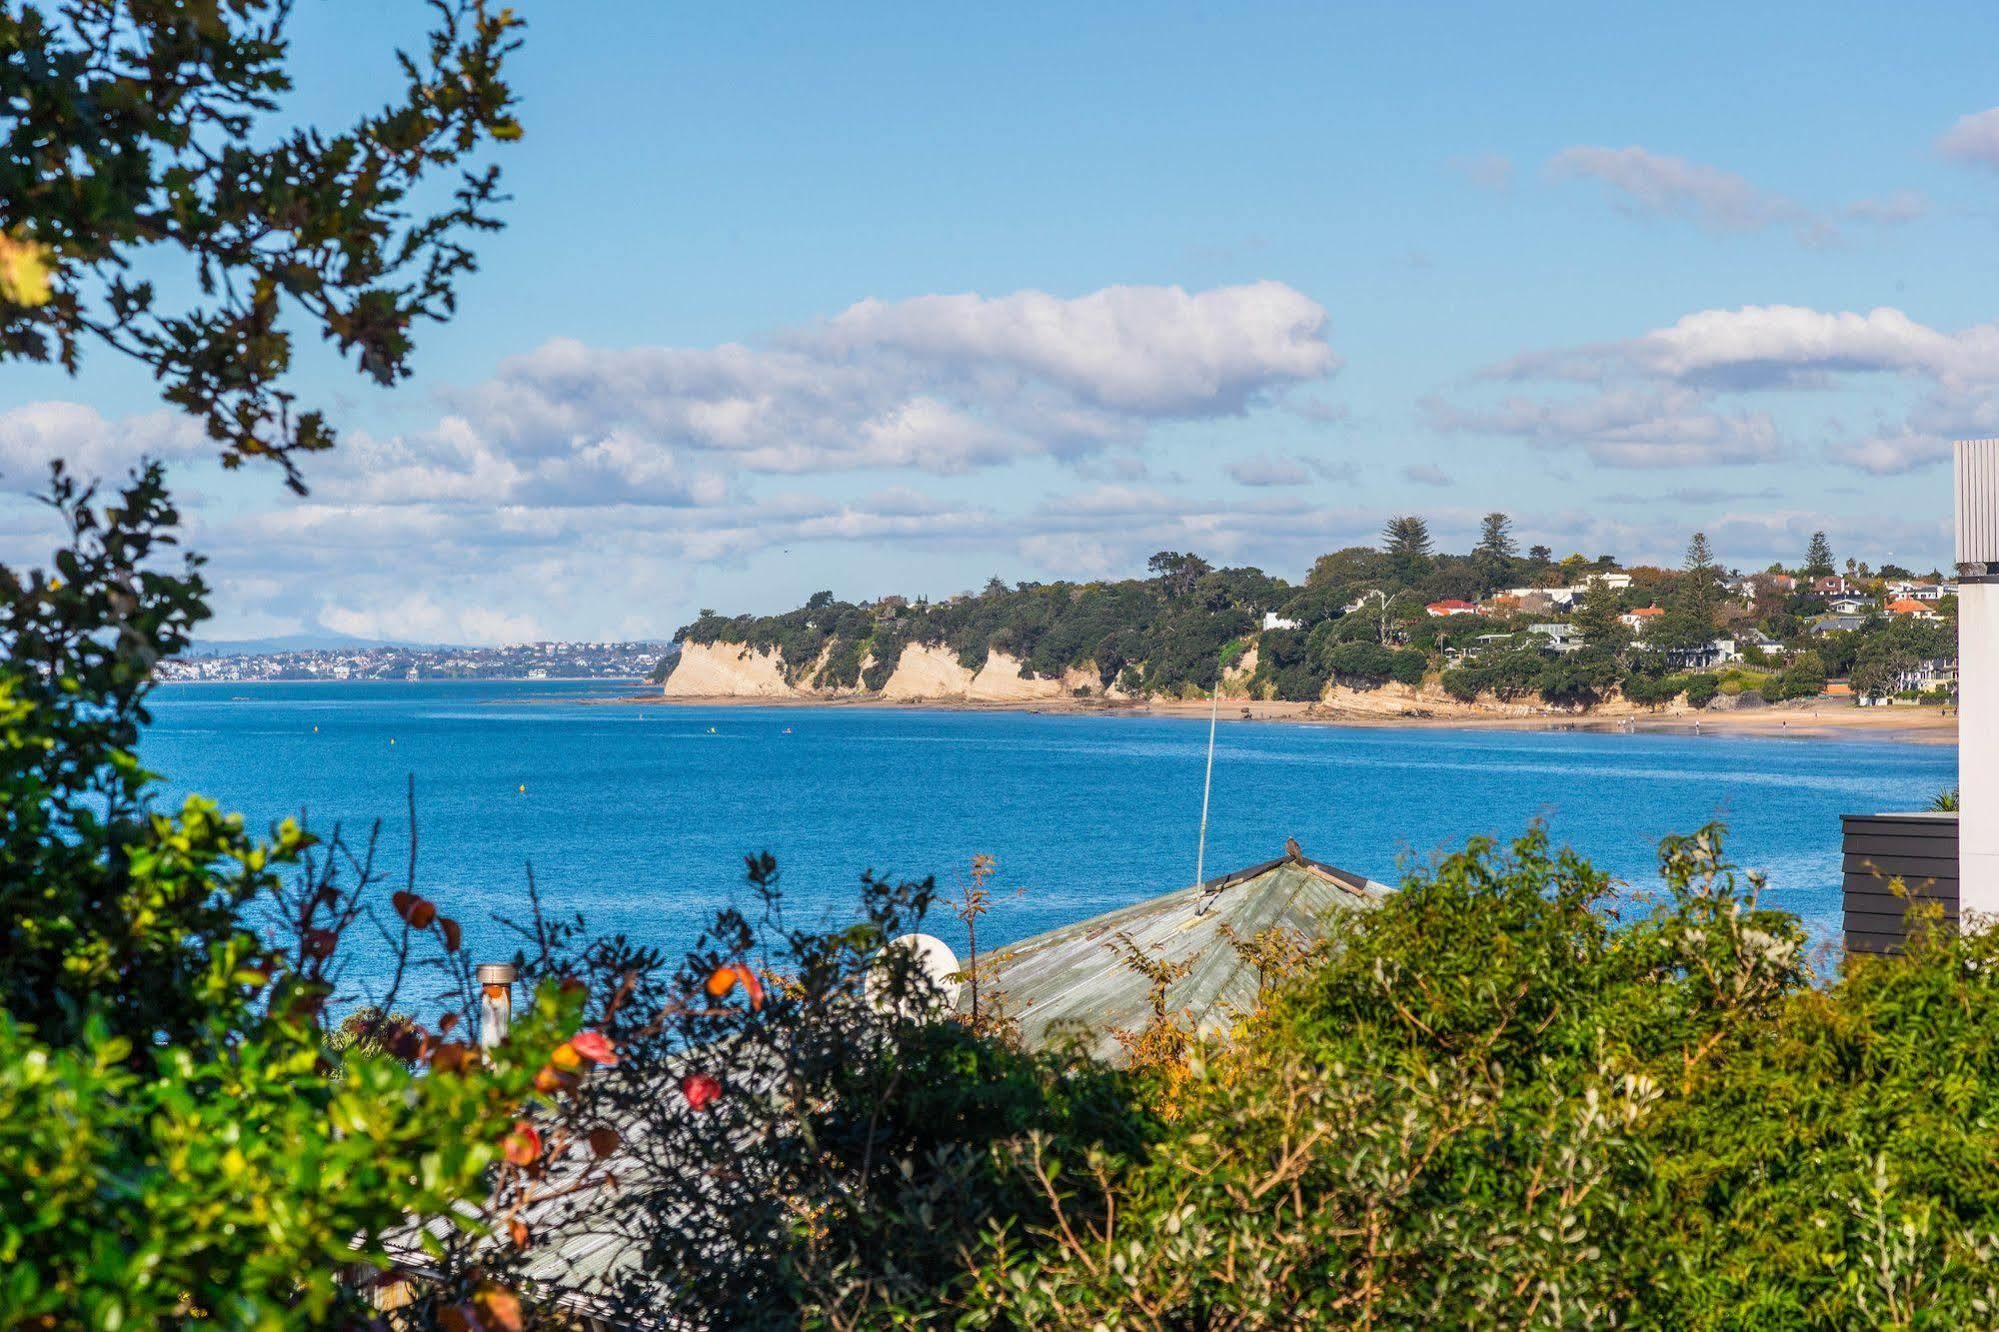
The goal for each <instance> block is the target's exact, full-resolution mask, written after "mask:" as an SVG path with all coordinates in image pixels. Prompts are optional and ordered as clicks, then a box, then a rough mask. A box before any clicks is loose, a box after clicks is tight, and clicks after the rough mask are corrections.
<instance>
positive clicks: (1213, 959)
mask: <svg viewBox="0 0 1999 1332" xmlns="http://www.w3.org/2000/svg"><path fill="white" fill-rule="evenodd" d="M1388 891H1389V889H1388V888H1386V887H1385V886H1384V885H1382V884H1379V883H1375V882H1374V881H1373V880H1371V879H1368V878H1367V877H1366V876H1364V875H1360V874H1353V873H1350V872H1348V871H1346V870H1342V869H1335V868H1334V867H1333V866H1331V865H1323V864H1320V863H1319V862H1318V861H1316V860H1308V859H1306V858H1305V857H1304V856H1303V855H1301V854H1296V853H1294V854H1291V855H1287V856H1285V857H1284V858H1283V859H1280V860H1272V861H1269V862H1267V863H1265V864H1262V865H1253V866H1251V867H1250V868H1248V869H1244V870H1238V871H1236V872H1235V873H1233V874H1225V875H1223V876H1222V877H1221V878H1218V879H1210V880H1208V881H1207V882H1206V883H1202V884H1196V885H1195V886H1193V887H1191V888H1182V889H1180V890H1179V891H1178V892H1172V893H1167V894H1166V895H1165V896H1163V897H1154V898H1149V899H1147V900H1146V901H1143V902H1138V903H1134V904H1133V905H1131V906H1128V907H1120V908H1119V909H1117V910H1116V911H1111V912H1106V913H1105V914H1104V915H1101V916H1095V917H1092V918H1091V919H1089V920H1085V921H1080V922H1078V923H1077V924H1074V925H1065V926H1063V927H1062V928H1061V929H1058V930H1050V931H1049V932H1048V933H1046V934H1037V935H1035V936H1034V937H1033V938H1031V939H1023V940H1022V941H1021V942H1019V943H1017V944H1013V945H1011V946H1009V947H1007V948H1003V949H1000V950H999V951H998V952H996V953H993V954H992V955H991V956H990V957H989V958H980V959H979V988H980V991H981V993H982V995H983V996H984V997H985V999H990V998H991V997H992V996H993V995H994V993H995V992H998V994H999V995H1000V996H1001V997H1002V1000H1001V1001H1002V1003H1003V1006H1004V1009H1005V1011H1006V1013H1007V1014H1008V1015H1009V1016H1010V1017H1011V1018H1013V1019H1014V1020H1015V1021H1017V1022H1018V1023H1019V1024H1020V1032H1021V1037H1022V1039H1023V1040H1025V1041H1026V1042H1027V1043H1028V1044H1029V1045H1031V1046H1042V1045H1046V1044H1049V1043H1050V1042H1051V1041H1054V1040H1056V1039H1060V1038H1063V1037H1064V1036H1065V1035H1068V1034H1073V1035H1074V1036H1076V1037H1077V1038H1079V1039H1080V1042H1081V1044H1082V1047H1083V1048H1084V1049H1086V1050H1088V1051H1089V1052H1090V1053H1092V1054H1094V1055H1096V1056H1097V1057H1098V1058H1102V1059H1111V1060H1115V1059H1117V1058H1118V1057H1119V1056H1120V1055H1121V1054H1122V1053H1123V1046H1122V1045H1121V1044H1120V1043H1119V1042H1118V1040H1117V1037H1116V1035H1115V1034H1114V1033H1116V1032H1117V1031H1119V1030H1124V1031H1134V1032H1135V1031H1138V1030H1140V1029H1142V1028H1143V1027H1144V1026H1145V1025H1146V1023H1147V1022H1148V1021H1149V1020H1150V1018H1151V1005H1150V1000H1149V995H1148V990H1149V982H1148V981H1147V980H1146V978H1145V977H1144V976H1142V975H1140V974H1139V973H1138V972H1137V971H1135V970H1134V969H1133V968H1132V967H1131V966H1130V965H1129V964H1128V963H1127V962H1125V961H1123V960H1122V959H1121V958H1120V957H1119V955H1118V953H1117V951H1116V950H1115V948H1114V946H1113V938H1114V936H1115V935H1117V934H1119V933H1123V934H1125V935H1127V936H1128V937H1129V938H1130V939H1131V940H1132V942H1133V943H1135V944H1137V945H1138V947H1140V948H1142V949H1144V950H1145V951H1146V953H1147V954H1148V955H1149V956H1151V957H1154V958H1157V959H1159V960H1160V961H1162V962H1165V963H1169V964H1170V963H1174V962H1180V961H1183V960H1191V961H1192V962H1193V964H1194V965H1193V970H1192V971H1190V972H1188V974H1187V975H1186V976H1185V977H1183V978H1182V979H1180V980H1179V981H1177V982H1175V983H1174V984H1173V986H1172V988H1170V989H1169V990H1168V991H1167V994H1166V998H1167V1004H1168V1006H1169V1008H1170V1009H1171V1011H1173V1012H1175V1013H1184V1014H1186V1015H1187V1016H1188V1017H1190V1018H1191V1019H1192V1020H1193V1022H1194V1023H1195V1024H1196V1025H1197V1026H1198V1027H1200V1028H1201V1029H1203V1030H1207V1031H1216V1032H1222V1031H1227V1030H1228V1028H1229V1026H1230V1025H1231V1023H1232V1021H1233V1020H1234V1018H1235V1017H1236V1016H1237V1015H1238V1014H1240V1013H1245V1012H1248V1011H1249V1010H1250V1009H1251V1008H1253V1007H1254V1006H1255V1003H1256V991H1257V980H1258V977H1257V973H1256V968H1255V967H1254V966H1253V965H1252V964H1251V963H1249V962H1247V961H1245V960H1244V959H1243V958H1242V956H1241V955H1240V954H1238V953H1237V952H1236V950H1235V949H1234V948H1233V947H1231V946H1230V943H1229V940H1228V938H1227V937H1226V936H1225V935H1224V934H1223V932H1222V927H1223V926H1224V925H1226V926H1228V927H1229V930H1230V931H1231V932H1232V933H1233V934H1234V935H1235V937H1236V938H1238V939H1241V940H1244V941H1247V940H1250V939H1253V938H1254V937H1255V936H1256V935H1257V934H1258V933H1259V932H1261V931H1263V930H1266V929H1269V928H1271V927H1273V926H1281V927H1283V928H1285V929H1288V930H1292V931H1295V932H1296V933H1297V934H1298V935H1300V936H1302V937H1303V938H1305V939H1307V940H1315V939H1318V938H1321V937H1322V936H1323V935H1324V933H1325V930H1326V926H1327V923H1328V922H1329V921H1330V920H1332V919H1333V918H1334V917H1335V916H1336V915H1338V914H1339V913H1342V912H1346V911H1352V910H1356V909H1359V910H1368V909H1371V908H1373V907H1374V906H1375V905H1376V904H1377V903H1379V902H1380V901H1381V898H1382V896H1383V895H1384V894H1385V893H1387V892H1388ZM969 1001H970V996H969V993H967V994H965V995H961V996H960V1001H959V1002H960V1005H961V1006H962V1005H964V1004H967V1003H969ZM983 1001H984V1000H982V1002H983Z"/></svg>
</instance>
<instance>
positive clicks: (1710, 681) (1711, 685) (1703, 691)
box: [1683, 674, 1721, 708]
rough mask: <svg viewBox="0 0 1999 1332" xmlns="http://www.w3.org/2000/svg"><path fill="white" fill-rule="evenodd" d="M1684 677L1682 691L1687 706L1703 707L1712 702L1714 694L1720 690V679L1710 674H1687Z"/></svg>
mask: <svg viewBox="0 0 1999 1332" xmlns="http://www.w3.org/2000/svg"><path fill="white" fill-rule="evenodd" d="M1685 679H1686V686H1685V689H1684V691H1683V692H1684V693H1685V694H1686V696H1687V704H1688V706H1689V707H1696V708H1704V707H1706V706H1707V705H1708V704H1710V703H1712V702H1714V698H1715V695H1716V694H1717V693H1719V692H1720V691H1721V681H1719V680H1717V679H1715V677H1714V676H1712V675H1707V674H1698V675H1689V676H1686V677H1685Z"/></svg>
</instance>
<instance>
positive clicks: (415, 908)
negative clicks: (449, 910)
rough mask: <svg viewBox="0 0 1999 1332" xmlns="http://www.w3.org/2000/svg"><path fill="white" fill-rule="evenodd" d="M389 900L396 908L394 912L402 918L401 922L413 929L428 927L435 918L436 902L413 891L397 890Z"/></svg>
mask: <svg viewBox="0 0 1999 1332" xmlns="http://www.w3.org/2000/svg"><path fill="white" fill-rule="evenodd" d="M389 901H390V903H391V904H393V905H394V907H395V908H396V914H397V915H398V916H401V917H402V918H403V923H404V924H406V925H408V926H409V927H410V928H411V929H413V930H423V929H429V928H430V922H432V921H433V920H436V919H437V904H436V903H435V902H432V901H431V900H430V899H428V898H424V897H418V896H417V895H416V894H415V893H410V892H399V893H396V894H394V895H393V896H392V897H390V898H389Z"/></svg>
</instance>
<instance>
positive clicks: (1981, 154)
mask: <svg viewBox="0 0 1999 1332" xmlns="http://www.w3.org/2000/svg"><path fill="white" fill-rule="evenodd" d="M1937 151H1938V152H1940V153H1942V154H1943V155H1944V156H1945V157H1948V158H1950V159H1951V160H1952V161H1954V162H1962V163H1963V164H1965V165H1966V166H1978V167H1987V168H1990V169H1992V170H1995V171H1999V107H1993V108H1992V109H1991V110H1989V111H1979V112H1975V113H1973V114H1971V115H1968V116H1960V117H1959V118H1958V122H1957V123H1956V124H1955V125H1952V126H1951V127H1950V128H1949V129H1948V130H1946V131H1944V134H1943V136H1942V137H1941V138H1939V139H1938V140H1937Z"/></svg>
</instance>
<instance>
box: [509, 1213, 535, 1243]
mask: <svg viewBox="0 0 1999 1332" xmlns="http://www.w3.org/2000/svg"><path fill="white" fill-rule="evenodd" d="M507 1234H508V1236H509V1237H510V1238H512V1240H513V1241H514V1247H515V1248H516V1249H525V1248H526V1247H527V1246H528V1242H529V1240H530V1239H531V1238H532V1236H530V1235H529V1234H528V1223H527V1222H525V1221H523V1220H521V1219H520V1218H519V1217H515V1218H514V1219H513V1220H511V1221H509V1222H507Z"/></svg>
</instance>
